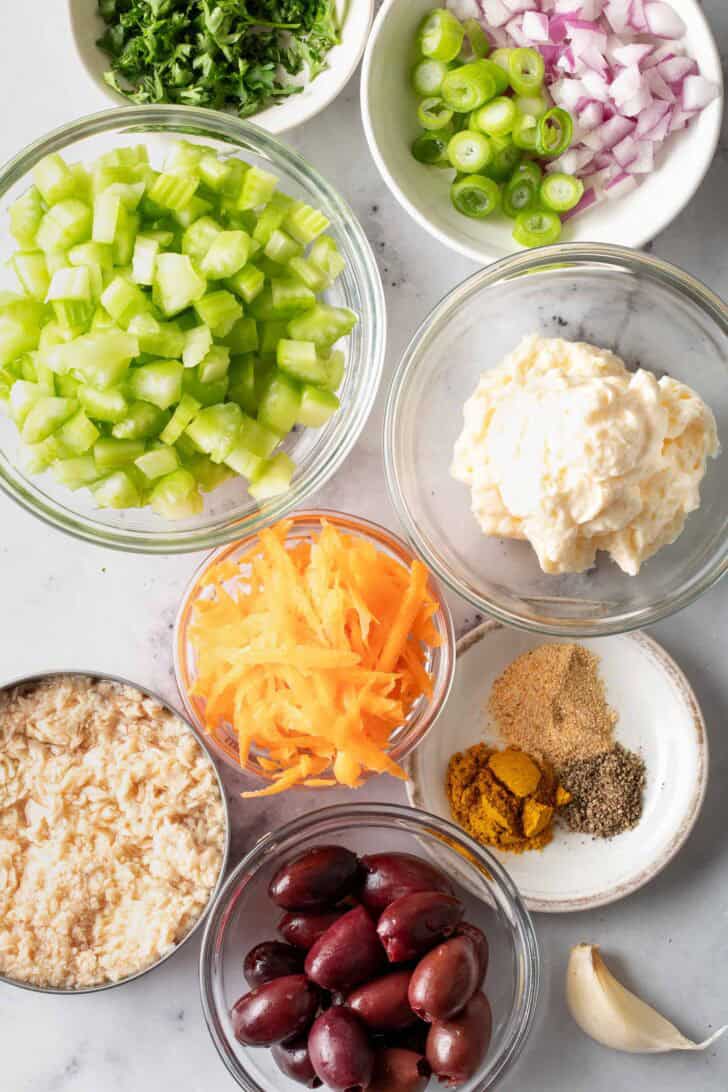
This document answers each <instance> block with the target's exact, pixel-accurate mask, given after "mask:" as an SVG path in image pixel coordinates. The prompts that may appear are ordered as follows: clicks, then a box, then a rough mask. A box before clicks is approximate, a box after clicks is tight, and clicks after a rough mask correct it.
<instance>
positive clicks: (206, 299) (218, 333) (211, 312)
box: [193, 288, 243, 337]
mask: <svg viewBox="0 0 728 1092" xmlns="http://www.w3.org/2000/svg"><path fill="white" fill-rule="evenodd" d="M193 307H194V309H195V311H196V313H197V316H198V318H199V320H200V322H204V324H205V325H206V326H209V327H210V329H211V330H212V332H213V334H214V335H215V337H225V335H226V334H229V333H230V331H231V330H232V328H233V326H234V325H235V323H236V322H237V321H238V319H239V318H241V317H242V314H243V309H242V307H241V306H240V304H239V303H238V301H237V300H236V299H235V296H233V294H232V293H231V292H226V291H225V289H224V288H221V289H220V291H218V292H208V293H207V295H205V296H202V298H201V299H198V300H196V301H195V302H194V303H193Z"/></svg>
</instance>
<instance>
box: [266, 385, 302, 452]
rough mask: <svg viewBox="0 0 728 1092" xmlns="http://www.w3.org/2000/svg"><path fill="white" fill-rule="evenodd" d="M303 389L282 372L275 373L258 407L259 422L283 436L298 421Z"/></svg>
mask: <svg viewBox="0 0 728 1092" xmlns="http://www.w3.org/2000/svg"><path fill="white" fill-rule="evenodd" d="M300 405H301V388H300V387H299V385H298V383H295V382H294V381H293V380H292V379H289V377H288V376H287V375H284V374H283V373H282V372H280V371H274V372H273V374H272V375H271V376H270V378H269V379H268V382H267V383H266V385H265V389H264V391H263V395H262V397H261V399H260V405H259V406H258V420H259V421H260V423H261V424H262V425H265V426H266V428H269V429H271V430H272V431H273V432H277V433H278V434H279V435H281V436H283V435H285V433H287V432H290V431H291V429H292V428H293V426H294V425H295V423H296V421H297V420H298V411H299V409H300Z"/></svg>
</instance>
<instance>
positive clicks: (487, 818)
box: [445, 743, 570, 853]
mask: <svg viewBox="0 0 728 1092" xmlns="http://www.w3.org/2000/svg"><path fill="white" fill-rule="evenodd" d="M445 787H446V790H447V796H448V800H449V801H450V809H451V811H452V814H453V816H454V818H455V819H456V820H457V822H458V823H459V824H460V826H461V827H463V829H464V830H466V831H467V832H468V834H470V835H471V836H472V837H473V838H475V840H476V841H477V842H480V843H481V845H489V846H497V847H498V849H506V850H510V851H511V852H513V853H522V852H523V851H524V850H527V849H542V848H543V847H544V846H545V845H547V844H548V842H550V841H551V838H552V836H553V830H552V821H553V817H554V813H555V811H556V809H557V807H559V806H560V805H562V804H564V803H566V802H568V800H569V799H570V797H569V796H568V793H565V792H564V790H563V789H561V787H560V786H559V784H558V781H557V778H556V774H555V773H554V769H553V767H552V766H551V765H550V763H547V762H538V761H537V760H536V759H534V758H533V757H532V756H531V755H528V754H526V753H525V752H523V751H519V750H517V749H515V748H513V747H509V748H507V749H506V750H505V751H496V750H494V749H493V748H490V747H486V745H485V744H484V743H478V744H476V745H475V746H474V747H469V748H468V749H467V751H461V752H458V753H457V754H454V755H453V756H452V758H451V759H450V762H449V764H448V770H447V781H446V786H445Z"/></svg>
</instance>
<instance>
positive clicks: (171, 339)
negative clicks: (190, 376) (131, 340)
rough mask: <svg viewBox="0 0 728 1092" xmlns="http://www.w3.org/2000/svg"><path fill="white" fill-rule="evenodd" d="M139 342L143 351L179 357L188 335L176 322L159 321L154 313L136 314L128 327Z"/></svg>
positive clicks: (153, 354) (156, 354) (154, 354)
mask: <svg viewBox="0 0 728 1092" xmlns="http://www.w3.org/2000/svg"><path fill="white" fill-rule="evenodd" d="M127 329H128V332H129V333H130V334H133V335H134V337H136V338H137V340H138V342H139V349H140V351H141V352H142V353H151V354H152V356H163V357H179V356H181V355H182V352H183V350H184V346H185V339H186V335H185V334H184V333H183V332H182V330H180V328H179V326H177V325H176V323H174V322H157V320H156V319H155V318H154V316H153V315H151V314H149V313H144V314H140V315H135V316H134V318H133V319H132V320H131V322H130V323H129V326H128V327H127Z"/></svg>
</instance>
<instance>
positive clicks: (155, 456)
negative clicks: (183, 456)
mask: <svg viewBox="0 0 728 1092" xmlns="http://www.w3.org/2000/svg"><path fill="white" fill-rule="evenodd" d="M134 465H135V466H136V467H138V469H139V470H141V472H142V474H143V475H144V476H145V478H149V480H150V481H154V480H155V479H156V478H163V477H164V475H165V474H171V473H172V472H173V471H175V470H176V469H177V467H178V466H179V457H178V455H177V452H176V451H175V450H174V448H173V447H158V448H155V449H153V450H152V451H146V452H145V453H144V454H143V455H139V456H138V458H136V459H135V460H134Z"/></svg>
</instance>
